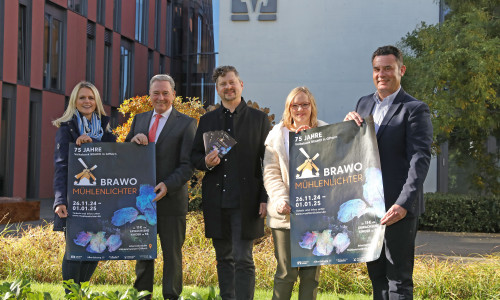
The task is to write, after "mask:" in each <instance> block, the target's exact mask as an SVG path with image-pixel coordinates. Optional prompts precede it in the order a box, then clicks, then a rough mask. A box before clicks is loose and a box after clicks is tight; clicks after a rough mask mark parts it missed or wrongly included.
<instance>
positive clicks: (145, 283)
mask: <svg viewBox="0 0 500 300" xmlns="http://www.w3.org/2000/svg"><path fill="white" fill-rule="evenodd" d="M174 88H175V82H174V80H173V79H172V77H170V76H169V75H164V74H160V75H155V76H154V77H153V78H151V81H150V83H149V96H150V101H151V104H152V105H153V107H154V110H153V111H149V112H145V113H142V114H138V115H136V116H135V117H134V120H133V121H132V125H131V126H130V132H129V133H128V135H127V137H126V139H125V141H126V142H134V143H137V144H139V145H147V144H148V143H150V142H155V143H156V182H157V186H156V187H155V192H157V196H156V198H155V199H154V200H153V201H158V206H157V216H158V225H157V228H158V234H159V235H160V244H161V248H162V251H163V282H162V284H163V297H164V298H165V299H177V298H179V296H180V294H181V292H182V252H181V248H182V244H183V243H184V239H185V237H186V214H187V208H188V190H187V188H188V186H187V181H188V180H189V179H190V178H191V176H192V175H193V167H192V165H191V163H190V153H191V146H192V143H193V138H194V135H195V132H196V120H195V119H193V118H191V117H188V116H186V115H184V114H182V113H180V112H178V111H177V110H176V109H175V108H174V107H173V106H172V102H173V101H174V99H175V90H174ZM135 272H136V275H137V279H136V280H135V283H134V287H135V288H136V289H137V290H139V291H141V290H148V291H150V292H153V277H154V260H139V261H137V263H136V266H135Z"/></svg>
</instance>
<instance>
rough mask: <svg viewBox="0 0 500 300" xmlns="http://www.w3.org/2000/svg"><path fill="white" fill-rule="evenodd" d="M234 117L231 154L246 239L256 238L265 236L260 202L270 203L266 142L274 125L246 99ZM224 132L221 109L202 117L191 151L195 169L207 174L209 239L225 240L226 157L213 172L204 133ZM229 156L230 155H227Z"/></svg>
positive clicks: (205, 194)
mask: <svg viewBox="0 0 500 300" xmlns="http://www.w3.org/2000/svg"><path fill="white" fill-rule="evenodd" d="M240 105H241V106H242V107H241V108H239V109H237V110H238V113H236V114H234V138H235V140H236V142H237V144H236V145H235V146H234V147H233V148H232V149H231V152H233V153H230V154H231V155H233V157H234V156H235V157H236V159H231V161H232V162H236V163H237V164H238V177H239V178H238V179H239V186H240V192H239V199H238V200H239V202H240V210H241V220H242V229H241V231H242V232H241V237H242V238H243V239H255V238H259V237H261V236H263V235H264V219H262V218H260V216H259V206H260V203H265V202H267V193H266V190H265V189H264V185H263V180H262V162H263V158H264V149H265V147H264V141H265V140H266V137H267V134H268V133H269V130H270V127H271V124H270V122H269V119H268V118H267V115H266V114H265V113H263V112H261V111H260V110H257V109H254V108H251V107H249V106H247V104H246V103H245V101H244V100H242V103H241V104H240ZM215 130H224V113H223V111H222V106H221V107H219V108H218V109H216V110H214V111H211V112H208V113H206V114H205V115H203V116H202V117H201V119H200V123H199V125H198V130H197V131H196V136H195V139H194V142H193V150H192V152H191V161H192V163H193V164H194V166H195V167H196V168H197V169H199V170H203V171H206V173H205V176H204V178H203V187H202V207H203V216H204V219H205V235H206V237H208V238H223V234H222V220H221V202H222V184H221V183H222V182H223V176H224V167H223V166H224V163H226V162H225V161H224V158H223V159H222V160H221V163H220V164H219V165H217V166H216V167H215V168H213V169H212V170H208V169H207V167H206V165H205V155H206V154H205V148H204V143H203V133H204V132H207V131H215ZM228 155H229V154H228Z"/></svg>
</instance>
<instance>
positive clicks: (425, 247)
mask: <svg viewBox="0 0 500 300" xmlns="http://www.w3.org/2000/svg"><path fill="white" fill-rule="evenodd" d="M37 200H38V201H40V219H41V220H40V221H33V222H26V223H24V224H26V225H27V224H30V225H40V224H44V220H46V221H47V222H51V221H52V220H53V217H54V213H53V211H52V202H53V200H52V199H37ZM16 225H17V224H16ZM4 227H5V225H0V231H1V230H2V229H3V228H4ZM415 245H416V248H415V254H416V255H434V256H446V257H483V256H485V255H492V254H494V253H495V255H497V256H500V234H499V233H492V234H488V233H456V232H435V231H419V232H418V233H417V239H416V242H415Z"/></svg>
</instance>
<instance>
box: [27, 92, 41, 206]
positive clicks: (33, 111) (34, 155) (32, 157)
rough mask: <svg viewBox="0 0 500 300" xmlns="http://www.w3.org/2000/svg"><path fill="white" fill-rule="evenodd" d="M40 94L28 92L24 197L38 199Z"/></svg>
mask: <svg viewBox="0 0 500 300" xmlns="http://www.w3.org/2000/svg"><path fill="white" fill-rule="evenodd" d="M41 131H42V92H41V91H38V90H34V89H32V90H31V92H30V111H29V133H28V178H27V185H26V197H28V198H38V192H39V178H40V176H39V174H40V147H41V140H42V139H41V138H42V133H41Z"/></svg>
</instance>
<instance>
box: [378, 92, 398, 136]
mask: <svg viewBox="0 0 500 300" xmlns="http://www.w3.org/2000/svg"><path fill="white" fill-rule="evenodd" d="M400 89H401V86H399V88H398V90H397V91H395V92H394V93H392V94H390V95H389V96H387V97H385V98H384V99H383V100H380V98H379V96H378V92H375V94H373V100H374V101H375V107H374V108H373V121H374V122H375V133H377V132H378V129H379V128H380V125H382V121H383V120H384V118H385V115H386V114H387V112H388V111H389V107H391V104H392V102H394V99H395V98H396V96H397V95H398V93H399V90H400Z"/></svg>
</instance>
